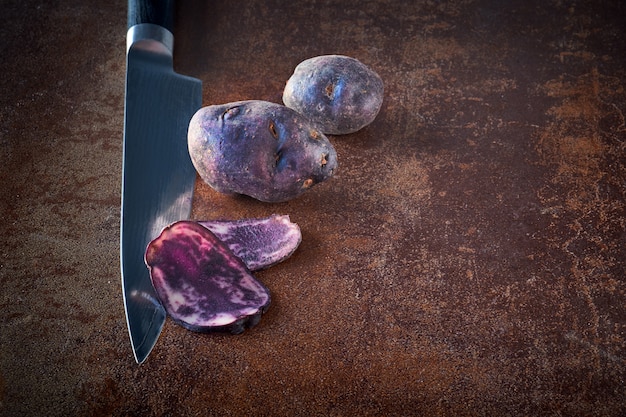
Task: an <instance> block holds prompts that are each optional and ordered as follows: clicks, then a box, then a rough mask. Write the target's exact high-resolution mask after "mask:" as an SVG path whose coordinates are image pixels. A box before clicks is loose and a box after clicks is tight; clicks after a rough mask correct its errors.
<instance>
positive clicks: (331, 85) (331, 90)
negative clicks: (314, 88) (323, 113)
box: [324, 82, 335, 99]
mask: <svg viewBox="0 0 626 417" xmlns="http://www.w3.org/2000/svg"><path fill="white" fill-rule="evenodd" d="M324 93H326V96H327V97H328V98H330V99H332V98H333V95H334V94H335V83H332V82H331V83H328V85H327V86H326V88H325V89H324Z"/></svg>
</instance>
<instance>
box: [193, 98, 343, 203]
mask: <svg viewBox="0 0 626 417" xmlns="http://www.w3.org/2000/svg"><path fill="white" fill-rule="evenodd" d="M188 145H189V154H190V156H191V160H192V162H193V164H194V166H195V167H196V170H197V171H198V173H199V174H200V177H202V179H203V180H204V181H205V182H206V183H208V184H209V185H210V186H211V187H213V188H214V189H215V190H217V191H219V192H222V193H227V194H245V195H248V196H250V197H253V198H256V199H257V200H261V201H266V202H281V201H287V200H290V199H292V198H295V197H297V196H298V195H300V194H301V193H303V192H304V191H306V190H308V189H310V188H311V187H312V186H314V185H315V184H318V183H320V182H322V181H325V180H326V179H328V178H330V177H331V176H332V175H333V173H334V172H335V170H336V168H337V154H336V152H335V148H333V146H332V144H331V143H330V142H329V141H328V138H327V137H326V136H324V134H322V133H321V132H320V131H319V130H317V129H316V128H315V127H313V126H312V124H311V122H309V121H308V120H307V119H306V118H304V116H302V115H300V114H298V113H297V112H295V111H294V110H292V109H290V108H288V107H285V106H282V105H280V104H276V103H270V102H267V101H260V100H248V101H238V102H234V103H227V104H222V105H214V106H207V107H203V108H201V109H200V110H198V111H197V112H196V114H195V115H194V116H193V117H192V119H191V121H190V123H189V131H188Z"/></svg>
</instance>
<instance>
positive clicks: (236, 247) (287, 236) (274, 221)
mask: <svg viewBox="0 0 626 417" xmlns="http://www.w3.org/2000/svg"><path fill="white" fill-rule="evenodd" d="M198 223H200V224H201V225H202V226H204V227H206V228H208V229H209V230H210V231H211V232H213V234H215V235H216V236H217V237H218V238H219V239H220V240H221V241H222V242H224V243H225V244H226V245H227V246H228V247H229V248H230V250H231V251H232V252H233V253H234V254H235V255H237V256H238V257H239V258H240V259H241V260H242V261H243V262H244V263H245V264H246V266H247V267H248V269H249V270H251V271H259V270H261V269H266V268H269V267H270V266H272V265H276V264H277V263H279V262H282V261H284V260H285V259H287V258H288V257H290V256H291V255H292V254H293V253H294V252H295V250H296V249H297V248H298V246H299V245H300V242H302V233H301V232H300V227H299V226H298V225H297V224H296V223H292V222H291V221H290V219H289V216H287V215H278V214H273V215H271V216H270V217H266V218H263V219H242V220H204V221H199V222H198Z"/></svg>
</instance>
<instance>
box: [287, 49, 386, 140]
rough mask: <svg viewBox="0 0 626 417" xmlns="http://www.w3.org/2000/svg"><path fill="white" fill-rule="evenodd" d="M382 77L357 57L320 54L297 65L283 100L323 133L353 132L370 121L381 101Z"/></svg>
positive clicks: (372, 119) (376, 112)
mask: <svg viewBox="0 0 626 417" xmlns="http://www.w3.org/2000/svg"><path fill="white" fill-rule="evenodd" d="M383 92H384V86H383V81H382V80H381V78H380V77H379V76H378V74H376V73H375V72H374V71H372V70H371V69H370V68H368V67H367V66H365V65H364V64H363V63H361V62H360V61H358V60H357V59H354V58H350V57H347V56H343V55H323V56H318V57H315V58H310V59H307V60H306V61H303V62H301V63H300V64H298V66H297V67H296V69H295V70H294V73H293V75H292V76H291V77H290V78H289V80H288V81H287V84H286V85H285V90H284V91H283V102H284V103H285V105H286V106H287V107H291V108H292V109H294V110H296V111H297V112H298V113H300V114H302V115H304V116H306V117H307V118H309V119H310V120H311V121H313V122H314V123H315V124H317V126H319V128H320V129H321V130H322V132H324V133H325V134H330V135H342V134H346V133H352V132H356V131H357V130H360V129H362V128H363V127H365V126H367V125H368V124H370V123H372V121H374V119H375V118H376V115H377V114H378V112H379V110H380V107H381V105H382V103H383Z"/></svg>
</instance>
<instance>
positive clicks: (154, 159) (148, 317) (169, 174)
mask: <svg viewBox="0 0 626 417" xmlns="http://www.w3.org/2000/svg"><path fill="white" fill-rule="evenodd" d="M173 23H174V1H171V0H129V2H128V31H127V34H126V90H125V106H124V146H123V156H122V158H123V166H122V197H121V218H120V263H121V278H122V294H123V300H124V309H125V312H126V322H127V325H128V332H129V335H130V340H131V346H132V349H133V354H134V356H135V360H136V361H137V363H139V364H141V363H143V362H144V361H145V360H146V358H147V357H148V355H149V354H150V352H151V351H152V348H153V347H154V345H155V344H156V341H157V339H158V337H159V335H160V334H161V330H162V328H163V325H164V323H165V318H166V312H165V309H164V308H163V306H162V305H161V303H160V302H159V300H158V298H157V295H156V292H155V290H154V287H153V286H152V281H151V279H150V274H149V271H148V269H147V267H146V265H145V263H144V254H145V250H146V247H147V245H148V243H149V242H150V241H151V240H152V239H154V238H155V237H156V236H157V235H158V234H159V233H160V232H161V230H162V229H163V228H164V227H165V226H167V225H168V224H170V223H173V222H174V221H177V220H181V219H186V218H188V217H189V215H190V212H191V203H192V197H193V188H194V183H195V180H196V171H195V169H194V167H193V165H192V163H191V159H190V157H189V152H188V149H187V128H188V125H189V121H190V119H191V117H192V116H193V114H194V113H195V112H196V111H197V110H198V109H199V108H200V106H201V102H202V83H201V81H200V80H198V79H195V78H192V77H188V76H185V75H181V74H178V73H176V72H175V71H174V67H173V61H174V59H173V52H174V35H173Z"/></svg>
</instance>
